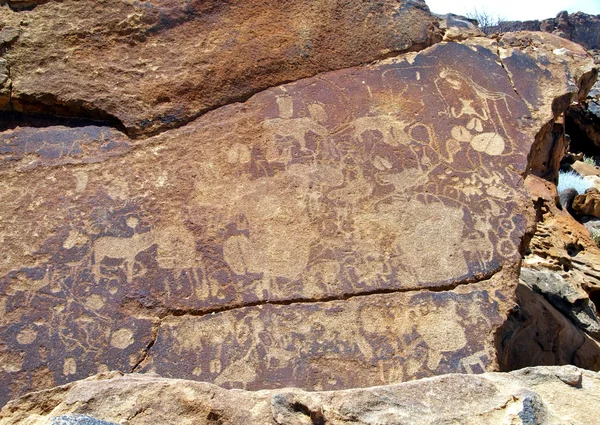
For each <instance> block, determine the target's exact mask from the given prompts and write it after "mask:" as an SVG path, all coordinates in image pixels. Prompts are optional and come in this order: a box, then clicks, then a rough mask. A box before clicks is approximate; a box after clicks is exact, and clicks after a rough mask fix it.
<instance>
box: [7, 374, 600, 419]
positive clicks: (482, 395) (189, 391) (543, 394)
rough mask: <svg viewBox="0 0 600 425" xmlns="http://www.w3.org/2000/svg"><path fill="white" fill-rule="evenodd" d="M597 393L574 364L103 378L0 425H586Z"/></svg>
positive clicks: (49, 396) (30, 399) (599, 386)
mask: <svg viewBox="0 0 600 425" xmlns="http://www.w3.org/2000/svg"><path fill="white" fill-rule="evenodd" d="M599 394H600V376H599V375H598V373H594V372H590V371H587V370H583V369H578V368H576V367H573V366H561V367H542V366H540V367H535V368H526V369H522V370H518V371H514V372H511V373H486V374H482V375H461V374H452V375H444V376H438V377H434V378H429V379H423V380H419V381H413V382H405V383H401V384H395V385H386V386H379V387H372V388H364V389H351V390H344V391H330V392H306V391H302V390H300V389H294V388H288V389H280V390H263V391H258V392H248V391H240V390H226V389H223V388H221V387H218V386H215V385H211V384H208V383H203V382H195V381H183V380H174V379H166V378H161V377H159V376H156V375H154V376H153V375H138V374H132V375H121V374H118V373H115V372H111V373H106V374H103V375H100V376H96V377H94V378H90V379H87V380H84V381H78V382H74V383H71V384H68V385H65V386H63V387H58V388H54V389H51V390H47V391H40V392H37V393H31V394H28V395H26V396H24V397H21V398H19V399H17V400H14V401H12V402H10V403H9V404H8V405H6V406H5V407H4V409H2V411H1V412H0V424H1V425H16V424H28V425H46V424H52V425H59V424H60V425H63V424H82V425H88V424H89V425H105V424H106V425H108V424H118V423H128V424H131V425H146V424H148V425H153V424H157V423H159V424H165V425H168V424H177V425H188V424H199V425H203V424H207V425H208V424H215V423H219V424H223V425H229V424H231V425H233V424H269V425H277V424H280V425H284V424H285V425H302V424H306V425H308V424H331V425H345V424H348V425H350V424H353V425H382V424H398V423H411V424H416V425H419V424H432V423H452V424H459V425H475V424H481V423H485V424H491V425H495V424H498V425H500V424H509V423H511V424H513V423H520V424H542V423H543V424H547V425H558V424H560V425H566V424H573V425H576V424H577V425H579V424H583V425H592V424H595V423H597V416H598V414H597V412H596V409H595V407H596V406H597V405H598V403H600V396H599Z"/></svg>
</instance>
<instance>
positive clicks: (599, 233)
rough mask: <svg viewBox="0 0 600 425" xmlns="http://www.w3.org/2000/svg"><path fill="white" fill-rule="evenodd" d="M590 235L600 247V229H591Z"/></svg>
mask: <svg viewBox="0 0 600 425" xmlns="http://www.w3.org/2000/svg"><path fill="white" fill-rule="evenodd" d="M590 235H591V237H592V240H593V241H594V242H596V245H598V246H599V247H600V230H592V231H590Z"/></svg>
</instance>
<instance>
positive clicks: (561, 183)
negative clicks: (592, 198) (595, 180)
mask: <svg viewBox="0 0 600 425" xmlns="http://www.w3.org/2000/svg"><path fill="white" fill-rule="evenodd" d="M570 187H572V188H573V189H575V190H576V191H577V193H579V194H580V195H581V194H583V193H584V192H585V191H586V190H587V189H589V188H590V187H592V183H590V182H589V181H587V180H586V179H584V178H583V177H581V176H580V175H579V174H577V173H576V172H575V171H560V172H559V173H558V186H557V188H558V193H560V192H562V191H563V190H565V189H568V188H570Z"/></svg>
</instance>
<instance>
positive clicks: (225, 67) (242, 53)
mask: <svg viewBox="0 0 600 425" xmlns="http://www.w3.org/2000/svg"><path fill="white" fill-rule="evenodd" d="M9 3H10V4H14V5H16V4H17V3H18V2H14V1H13V2H9ZM436 23H437V18H435V17H434V16H432V15H431V14H430V13H429V10H428V8H427V6H426V5H425V2H424V1H423V0H419V1H410V2H409V1H399V2H392V3H390V2H388V1H383V0H377V1H370V2H364V1H357V0H353V1H351V2H348V1H340V0H327V1H319V2H307V1H300V0H294V1H287V2H284V3H272V4H269V5H265V4H264V2H261V1H256V2H251V1H247V0H244V1H240V0H236V1H229V2H206V1H200V0H193V1H185V2H183V1H178V0H169V1H162V0H161V1H157V0H151V1H145V2H133V1H126V0H106V1H101V2H98V1H96V0H65V1H60V2H59V1H51V2H47V3H45V4H43V5H40V6H38V7H36V8H35V9H34V10H32V11H29V12H12V11H11V10H10V9H8V8H7V7H4V8H2V12H1V13H0V27H2V26H4V25H6V26H12V27H13V28H19V37H18V39H17V40H16V41H14V42H13V43H12V45H11V46H10V48H9V49H8V50H7V51H6V53H5V54H4V58H5V59H6V61H7V62H8V66H9V68H10V78H11V80H12V95H11V108H12V109H13V110H15V111H24V112H29V113H35V112H44V113H48V112H51V113H56V114H59V115H68V116H77V117H87V118H96V119H102V120H109V121H112V122H114V123H115V124H117V123H118V124H119V125H121V126H122V127H123V128H125V129H126V130H127V132H128V133H129V134H130V135H136V136H137V135H142V134H149V133H156V132H158V131H162V130H164V129H166V128H172V127H177V126H180V125H182V124H185V123H187V122H189V121H191V120H192V119H193V118H195V117H197V116H198V115H200V114H201V113H203V112H206V111H207V110H210V109H213V108H215V107H218V106H221V105H224V104H227V103H231V102H234V101H237V100H240V99H245V98H247V97H248V96H250V95H251V94H253V93H256V92H257V91H259V90H262V89H266V88H268V87H271V86H274V85H277V84H281V83H283V82H286V81H292V80H297V79H299V78H303V77H307V76H310V75H315V74H317V73H319V72H323V71H328V70H332V69H339V68H346V67H349V66H353V65H358V64H362V63H368V62H371V61H373V60H375V59H379V58H383V57H387V56H389V55H392V54H397V53H398V52H402V51H409V50H419V49H422V48H424V47H427V46H429V45H431V44H432V43H433V42H434V41H437V40H439V39H440V38H441V37H440V36H439V35H438V34H437V32H438V30H437V28H436V26H435V25H436ZM0 52H1V51H0ZM0 80H1V77H0Z"/></svg>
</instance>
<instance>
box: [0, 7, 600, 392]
mask: <svg viewBox="0 0 600 425" xmlns="http://www.w3.org/2000/svg"><path fill="white" fill-rule="evenodd" d="M82 3H85V2H82ZM66 4H68V2H66V1H65V2H64V3H54V2H51V3H47V4H46V5H42V6H38V7H37V8H36V9H35V10H34V11H33V12H31V13H32V15H31V19H33V17H34V16H37V15H35V14H37V13H40V14H43V13H49V12H48V11H50V10H53V9H52V7H59V6H57V5H66ZM118 4H120V3H118ZM34 12H35V13H34ZM94 13H95V12H94ZM182 25H183V24H182ZM423 30H424V31H425V29H423ZM32 31H33V30H32ZM34 32H35V31H34ZM148 37H152V35H149V36H148ZM26 40H27V38H26V37H24V36H23V35H21V36H20V37H19V43H25V42H26ZM133 44H134V45H135V43H133ZM15 46H16V47H14V49H15V50H14V52H16V53H11V52H12V49H11V50H9V51H8V53H7V57H8V58H9V60H14V59H15V58H17V57H18V55H17V53H18V52H19V51H20V50H19V49H20V48H19V47H18V46H19V45H17V44H15ZM11 55H12V56H11ZM11 58H12V59H11ZM28 60H31V59H28ZM161 60H162V59H161ZM26 63H27V62H26ZM522 64H526V66H527V68H528V71H527V72H526V73H525V74H523V72H524V71H523V70H522V68H523V65H522ZM19 66H21V65H19V63H18V62H15V64H14V65H11V79H12V80H13V93H14V92H15V87H16V86H18V80H19V77H18V75H19V74H18V72H17V74H13V72H12V70H13V69H15V67H16V68H18V67H19ZM25 68H26V66H25V67H24V68H22V69H25ZM590 70H591V59H590V57H589V56H587V54H586V53H585V52H584V51H583V50H582V48H581V47H579V46H577V45H575V44H573V43H570V42H568V41H566V40H564V39H561V38H559V37H556V36H552V35H550V34H542V35H539V34H531V33H522V34H516V35H507V36H506V37H504V38H502V39H500V40H499V41H497V42H496V41H493V40H490V39H486V38H483V37H477V38H472V39H468V40H466V41H465V42H464V43H440V44H437V45H435V46H433V47H430V48H428V49H426V50H424V51H422V52H420V53H408V54H405V55H402V56H399V57H396V58H390V59H387V60H382V61H380V62H377V63H374V64H370V65H365V66H361V67H355V68H349V69H345V70H338V71H334V72H331V73H325V74H320V75H318V76H317V77H314V78H309V79H305V80H300V81H297V82H294V83H291V84H286V85H282V86H279V87H275V88H272V89H269V90H266V91H264V92H261V93H259V94H256V95H255V96H253V97H252V98H250V99H249V100H247V101H245V102H243V103H233V104H230V105H227V106H224V107H222V108H219V109H216V110H214V111H212V112H210V113H207V114H205V115H203V116H202V117H200V118H198V119H197V120H195V121H193V122H191V123H189V124H188V125H186V126H184V127H182V128H179V129H174V130H170V131H165V132H163V133H161V134H159V135H157V136H155V137H151V138H147V139H143V140H139V139H138V140H132V139H130V138H129V137H128V136H127V135H126V134H124V133H123V132H120V131H119V130H118V129H114V128H109V127H99V126H89V125H87V126H83V127H73V128H71V127H65V126H62V127H61V126H54V127H48V128H45V129H40V130H34V129H31V128H27V127H18V128H15V129H11V130H7V131H4V132H3V133H0V146H2V149H3V150H4V151H3V156H2V165H1V166H0V173H2V182H3V185H4V186H3V187H5V190H3V191H1V192H0V198H1V199H0V216H2V221H1V222H0V234H1V235H2V244H3V255H2V256H1V257H0V276H2V277H1V279H0V294H1V295H2V297H1V298H0V341H2V343H3V345H2V346H1V348H0V350H1V351H0V384H1V388H4V389H5V390H4V392H3V393H2V392H0V396H1V398H0V402H2V403H5V402H6V401H8V399H11V398H14V397H17V396H19V395H21V394H23V393H25V392H27V391H31V390H39V389H43V388H49V387H52V386H54V385H59V384H64V383H66V382H70V381H73V380H76V379H80V378H85V377H87V376H90V375H92V374H94V373H97V372H99V371H104V370H110V369H118V370H121V371H124V372H130V371H144V372H151V371H156V372H158V373H160V374H161V375H164V376H166V377H176V378H190V379H197V380H205V381H210V382H213V383H217V384H219V385H222V386H224V387H228V388H246V389H261V388H273V387H285V386H302V387H303V388H304V389H311V390H321V389H324V390H328V389H339V388H350V387H363V386H371V385H375V384H386V383H392V382H400V381H404V380H410V379H416V378H421V377H425V376H433V375H439V374H444V373H450V372H468V373H481V372H484V371H493V370H498V369H500V368H502V367H504V366H503V364H502V362H504V361H505V360H506V359H512V358H514V357H515V356H516V357H518V356H519V355H520V354H523V351H522V349H521V346H520V345H519V344H513V343H512V342H511V341H512V340H513V338H515V337H516V336H518V329H514V328H511V327H510V326H507V325H506V321H507V319H508V318H510V317H512V316H511V315H512V314H513V312H514V307H515V305H516V303H517V302H518V300H517V298H516V296H515V290H516V288H517V284H518V275H519V266H520V262H521V255H522V253H523V252H524V250H525V246H526V244H527V241H528V239H529V237H530V236H531V233H532V231H533V229H532V225H533V223H534V220H535V217H534V211H533V209H532V208H531V207H530V198H529V195H528V194H527V192H526V189H525V186H524V185H523V176H524V175H526V174H527V173H535V174H538V175H551V174H549V173H551V172H553V169H552V168H551V167H548V166H547V164H543V161H541V160H540V158H541V156H542V155H543V154H546V153H547V154H548V155H550V156H552V155H554V154H553V153H552V152H551V151H550V150H548V151H546V150H545V149H546V148H547V146H546V145H545V144H544V143H545V142H544V140H547V139H545V137H547V136H548V134H550V135H551V136H552V137H553V138H552V139H551V140H552V141H555V140H557V139H556V138H559V137H563V135H564V128H563V127H561V126H562V122H561V121H560V119H561V117H562V113H563V112H564V110H565V109H566V108H567V107H568V106H569V105H570V103H571V101H572V100H574V99H577V98H579V97H580V96H585V91H586V90H587V89H588V88H589V87H588V86H590V85H591V84H593V82H590V81H591V75H592V73H591V71H590ZM525 76H526V83H524V82H523V78H525ZM27 78H29V76H28V77H27ZM31 81H32V84H33V80H31ZM133 81H137V80H133ZM15 82H17V83H15ZM87 83H88V84H89V81H88V82H87ZM15 84H16V85H15ZM40 84H41V85H43V84H45V83H40ZM132 84H133V83H132ZM31 87H33V90H34V91H35V90H37V89H35V87H37V86H35V85H32V86H31ZM57 87H59V86H57ZM60 87H62V86H60ZM62 89H64V87H62V88H61V90H62ZM18 90H20V89H18V88H17V91H18ZM69 90H71V88H69ZM42 91H45V89H44V90H42ZM101 94H102V93H101V92H99V95H101ZM125 98H127V97H126V96H125ZM153 125H154V124H152V126H153ZM152 126H151V127H152ZM152 128H153V127H152ZM540 128H542V131H540ZM544 129H549V130H548V131H545V130H544ZM561 129H562V133H561ZM540 134H541V135H540ZM532 146H533V151H532ZM532 152H533V153H532ZM433 264H435V267H432V265H433ZM534 322H535V321H534ZM529 329H534V328H531V327H530V328H529ZM500 336H501V337H502V341H503V343H504V347H505V349H504V352H503V355H502V356H499V355H498V343H499V338H500ZM544 338H545V336H542V337H541V339H542V340H543V341H544V342H548V340H546V339H544ZM590 344H592V345H590V347H591V348H589V349H588V348H587V346H586V351H585V355H583V354H582V355H581V356H580V357H581V359H582V360H581V362H580V363H578V364H579V365H581V366H584V367H595V366H596V365H597V357H594V356H595V352H594V346H593V341H591V342H590ZM536 350H537V351H536ZM569 350H570V351H569ZM577 350H578V348H577V346H573V347H567V346H566V345H565V349H564V350H563V351H564V354H565V355H567V354H568V353H570V354H574V353H577V352H578V351H577ZM544 351H545V348H543V344H542V345H539V344H538V345H537V348H536V347H534V346H528V347H527V356H529V357H530V358H538V357H539V356H542V355H543V352H544ZM580 351H581V350H580ZM581 352H583V351H581ZM511 356H512V357H511Z"/></svg>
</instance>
